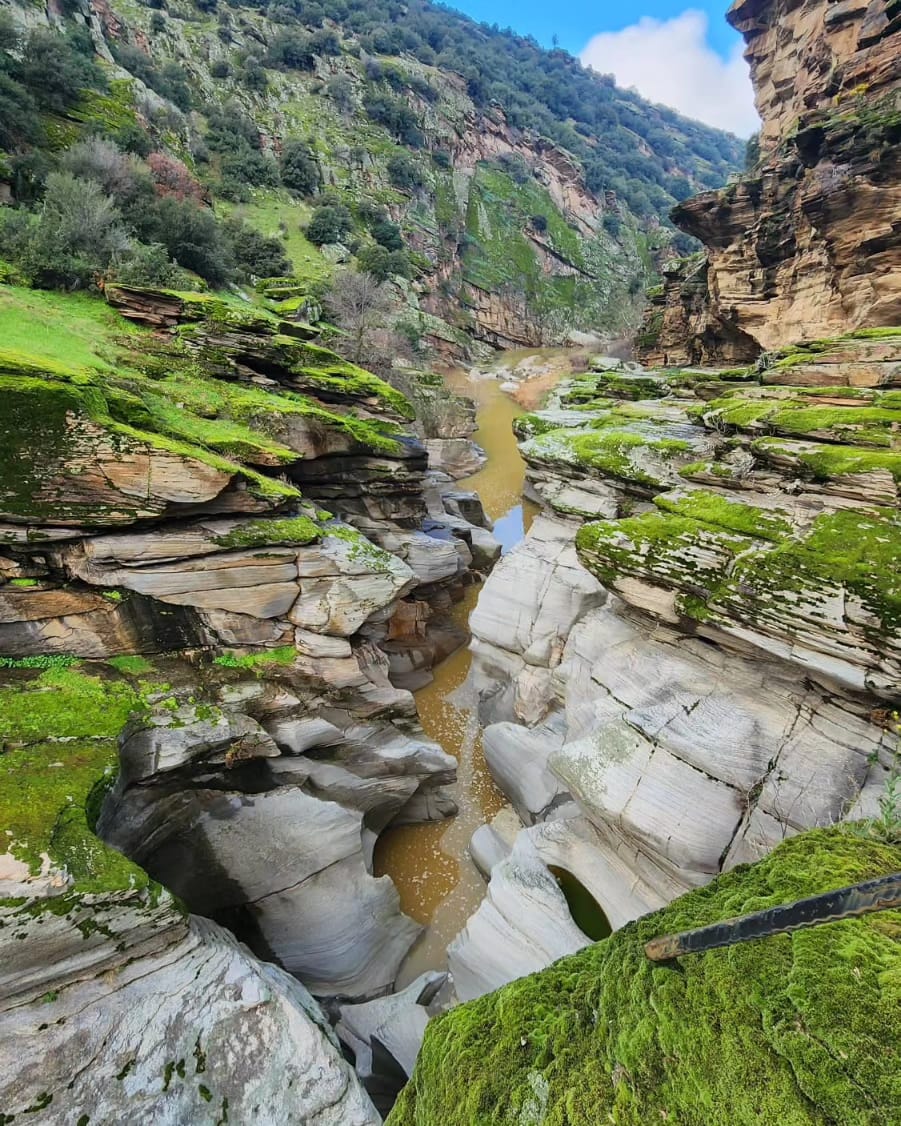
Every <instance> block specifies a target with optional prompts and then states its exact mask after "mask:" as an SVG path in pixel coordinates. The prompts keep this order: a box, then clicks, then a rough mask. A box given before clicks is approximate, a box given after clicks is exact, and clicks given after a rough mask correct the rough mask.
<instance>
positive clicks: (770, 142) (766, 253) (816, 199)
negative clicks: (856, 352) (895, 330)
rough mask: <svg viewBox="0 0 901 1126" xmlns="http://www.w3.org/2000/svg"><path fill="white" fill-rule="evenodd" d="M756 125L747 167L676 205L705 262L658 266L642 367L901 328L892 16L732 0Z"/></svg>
mask: <svg viewBox="0 0 901 1126" xmlns="http://www.w3.org/2000/svg"><path fill="white" fill-rule="evenodd" d="M729 19H730V21H731V22H732V23H733V25H734V26H735V27H736V28H737V29H738V30H739V31H740V32H741V33H742V35H743V36H744V38H745V42H746V57H747V58H748V60H749V62H750V65H751V74H752V78H753V81H754V87H755V92H756V97H757V107H758V110H759V111H760V115H761V118H762V121H763V127H762V131H761V134H760V157H759V161H758V163H757V166H756V167H754V168H752V169H751V170H749V171H748V173H746V174H745V175H744V176H743V177H741V178H740V179H738V180H736V181H735V182H734V183H731V184H729V185H728V186H727V187H725V188H723V189H722V190H720V191H716V192H707V193H705V194H703V195H700V196H696V197H694V198H692V199H689V200H686V201H685V202H684V203H682V204H680V205H678V206H677V207H676V208H675V210H674V212H673V218H674V220H675V222H676V223H677V224H678V225H679V226H680V227H681V228H682V229H683V230H684V231H686V232H687V233H688V234H691V235H693V236H695V237H696V238H698V239H700V241H701V242H702V243H703V244H704V246H705V250H706V258H705V260H704V261H703V262H697V261H692V262H683V263H676V264H675V265H673V266H671V267H670V268H669V269H667V270H665V271H664V279H665V286H664V291H663V292H658V293H655V294H653V295H652V299H651V304H650V307H649V311H648V314H647V316H646V320H645V326H644V331H643V333H642V335H641V338H640V339H641V343H642V346H643V355H644V357H645V358H646V359H647V360H648V362H651V363H660V364H673V365H677V364H694V363H735V362H746V361H748V360H751V359H754V358H755V357H756V356H757V355H758V354H759V353H760V352H761V351H769V350H773V349H775V348H778V347H780V346H782V345H783V344H784V343H785V342H786V341H788V340H817V339H820V338H822V337H827V336H832V335H834V334H835V333H839V332H846V331H848V330H849V329H855V328H863V327H869V326H878V325H886V324H890V325H891V324H898V323H899V321H901V236H899V233H898V222H897V219H898V215H899V213H901V194H899V191H901V189H899V187H898V184H899V179H901V177H899V171H901V168H899V156H898V153H899V145H898V142H899V139H901V75H899V71H898V65H897V59H898V50H899V32H901V21H899V16H898V13H897V12H896V11H895V10H894V8H893V6H892V5H886V4H885V3H883V2H882V0H872V2H871V3H867V2H864V0H860V2H848V3H844V2H843V3H837V4H828V5H825V4H823V3H822V2H821V0H737V2H736V3H735V4H734V5H733V6H732V9H731V11H730V13H729Z"/></svg>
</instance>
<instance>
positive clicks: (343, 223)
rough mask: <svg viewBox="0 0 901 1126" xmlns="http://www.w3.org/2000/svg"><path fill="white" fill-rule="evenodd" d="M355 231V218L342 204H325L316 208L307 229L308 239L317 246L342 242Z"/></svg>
mask: <svg viewBox="0 0 901 1126" xmlns="http://www.w3.org/2000/svg"><path fill="white" fill-rule="evenodd" d="M352 229H353V217H352V216H351V214H350V212H349V211H348V210H347V208H346V207H345V206H344V205H343V204H341V203H325V204H322V205H320V206H319V207H317V208H316V210H315V211H314V212H313V215H312V217H311V218H310V223H309V226H308V227H307V238H308V239H309V240H310V242H312V243H313V244H314V245H315V246H325V245H326V244H327V243H332V242H340V241H341V240H342V239H343V238H344V237H345V236H346V235H348V234H350V232H351V230H352Z"/></svg>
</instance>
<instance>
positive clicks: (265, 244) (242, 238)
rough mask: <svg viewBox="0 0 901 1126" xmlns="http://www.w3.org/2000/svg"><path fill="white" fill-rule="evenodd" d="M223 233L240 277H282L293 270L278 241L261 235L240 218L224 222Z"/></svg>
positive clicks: (280, 242)
mask: <svg viewBox="0 0 901 1126" xmlns="http://www.w3.org/2000/svg"><path fill="white" fill-rule="evenodd" d="M225 233H226V235H227V236H228V238H229V241H230V242H231V247H232V257H233V258H234V261H235V266H236V268H237V271H238V273H239V275H240V276H241V277H242V278H244V279H250V278H273V277H285V276H286V275H287V274H290V273H291V271H292V270H293V269H294V267H293V265H292V263H291V259H290V258H289V257H288V256H287V254H286V253H285V245H284V243H283V242H282V241H281V239H278V238H271V237H269V236H267V235H264V234H261V233H260V232H259V231H258V230H256V229H255V228H254V227H250V226H248V225H247V223H245V222H244V221H243V220H241V219H230V220H229V221H228V222H227V223H225Z"/></svg>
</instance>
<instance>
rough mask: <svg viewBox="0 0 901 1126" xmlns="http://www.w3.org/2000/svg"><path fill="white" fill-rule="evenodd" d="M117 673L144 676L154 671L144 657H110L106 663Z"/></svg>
mask: <svg viewBox="0 0 901 1126" xmlns="http://www.w3.org/2000/svg"><path fill="white" fill-rule="evenodd" d="M106 663H107V664H108V665H111V666H112V667H113V668H114V669H116V670H118V671H119V672H122V673H126V674H127V675H129V676H146V675H147V674H148V673H152V672H153V671H154V669H153V664H152V663H151V662H150V661H148V660H147V658H146V657H139V656H136V655H132V656H127V657H110V658H109V659H108V660H107V662H106Z"/></svg>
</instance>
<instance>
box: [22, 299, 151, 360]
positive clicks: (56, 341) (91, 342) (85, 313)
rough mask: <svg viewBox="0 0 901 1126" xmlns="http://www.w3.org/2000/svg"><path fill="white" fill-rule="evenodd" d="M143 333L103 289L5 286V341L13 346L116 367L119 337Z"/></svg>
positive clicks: (23, 350)
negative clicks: (79, 290) (60, 290)
mask: <svg viewBox="0 0 901 1126" xmlns="http://www.w3.org/2000/svg"><path fill="white" fill-rule="evenodd" d="M143 335H146V331H145V330H144V329H141V328H139V327H138V326H137V325H134V324H131V323H130V322H128V321H126V320H125V318H124V317H120V316H119V314H118V313H116V312H115V310H113V309H111V308H110V307H109V305H107V303H106V302H105V301H104V300H103V298H102V297H101V296H100V295H99V294H97V295H96V296H95V295H93V294H88V293H55V292H51V291H49V290H38V289H22V288H20V287H18V286H6V285H0V341H2V344H3V347H4V348H5V349H9V350H10V351H18V352H27V353H30V354H32V355H35V356H44V357H46V358H47V359H50V360H54V361H56V362H59V363H63V364H69V365H71V366H73V367H90V368H99V369H100V370H102V371H110V370H112V369H113V367H114V366H115V352H116V340H117V338H118V337H129V336H130V337H134V338H137V337H140V336H143ZM133 343H135V344H138V340H137V339H135V340H134V341H133Z"/></svg>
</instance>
